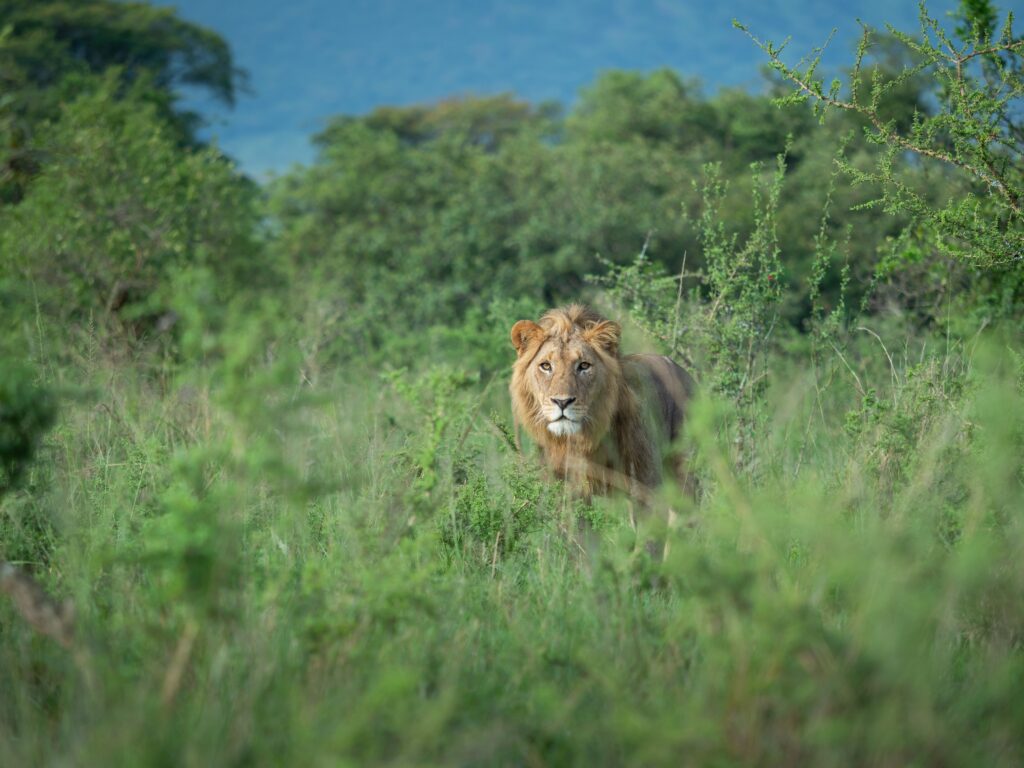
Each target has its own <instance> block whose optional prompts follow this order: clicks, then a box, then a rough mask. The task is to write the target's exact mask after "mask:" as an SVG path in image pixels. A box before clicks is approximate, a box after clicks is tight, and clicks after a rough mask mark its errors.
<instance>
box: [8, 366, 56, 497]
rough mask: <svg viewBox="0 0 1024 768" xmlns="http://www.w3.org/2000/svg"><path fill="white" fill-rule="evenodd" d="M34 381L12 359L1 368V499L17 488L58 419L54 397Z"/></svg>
mask: <svg viewBox="0 0 1024 768" xmlns="http://www.w3.org/2000/svg"><path fill="white" fill-rule="evenodd" d="M34 379H35V377H34V376H33V375H32V374H31V372H30V371H29V369H28V368H25V367H23V366H19V365H17V364H15V363H14V362H13V361H10V360H6V361H4V365H3V367H2V368H0V497H2V496H4V495H5V494H6V493H7V492H9V491H10V490H11V489H13V488H14V487H16V486H17V484H18V482H19V481H20V480H21V478H22V476H23V475H24V473H25V470H26V469H27V467H28V464H29V462H31V460H32V457H33V456H34V454H35V452H36V449H37V448H38V447H39V441H40V439H41V438H42V436H43V434H44V433H45V432H46V430H47V429H48V428H49V427H50V426H51V425H52V424H53V421H54V418H55V416H56V405H55V403H54V400H53V396H52V395H51V394H50V393H49V392H48V391H47V390H45V389H40V388H39V387H38V386H37V385H36V383H35V380H34Z"/></svg>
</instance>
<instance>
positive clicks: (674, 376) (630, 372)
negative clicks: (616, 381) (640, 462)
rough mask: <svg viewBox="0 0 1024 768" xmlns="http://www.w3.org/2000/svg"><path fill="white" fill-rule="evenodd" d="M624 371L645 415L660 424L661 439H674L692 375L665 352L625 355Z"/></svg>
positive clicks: (623, 360)
mask: <svg viewBox="0 0 1024 768" xmlns="http://www.w3.org/2000/svg"><path fill="white" fill-rule="evenodd" d="M622 369H623V374H624V375H625V377H626V381H627V382H628V383H629V385H630V387H631V388H632V389H633V390H634V392H635V394H636V397H637V400H638V401H639V403H640V405H641V406H642V408H643V410H644V412H645V413H646V415H647V416H648V418H651V419H653V421H654V422H655V423H657V424H659V425H661V432H662V434H661V435H659V437H661V439H663V440H666V439H667V440H668V441H669V442H672V441H674V440H675V439H676V438H677V437H678V435H679V430H680V429H681V427H682V423H683V418H684V416H685V415H686V405H687V403H688V402H689V401H690V399H691V398H692V397H693V393H694V387H695V385H694V381H693V377H692V376H690V374H689V373H688V372H687V371H686V369H684V368H683V367H682V366H680V365H679V364H678V363H677V362H676V361H675V360H673V359H672V358H670V357H666V356H665V355H625V356H624V357H623V358H622Z"/></svg>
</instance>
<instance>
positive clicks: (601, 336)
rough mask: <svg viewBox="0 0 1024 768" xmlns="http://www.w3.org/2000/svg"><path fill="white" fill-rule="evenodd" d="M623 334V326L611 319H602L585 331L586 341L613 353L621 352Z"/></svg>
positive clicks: (584, 338)
mask: <svg viewBox="0 0 1024 768" xmlns="http://www.w3.org/2000/svg"><path fill="white" fill-rule="evenodd" d="M621 336H622V328H621V326H619V324H618V323H614V322H612V321H611V320H602V321H601V322H600V323H596V324H594V325H592V326H590V327H589V328H588V329H587V330H586V331H584V332H583V340H584V341H586V342H588V343H590V344H593V345H594V346H595V347H601V348H602V349H604V350H605V351H607V352H610V353H611V354H613V355H617V354H618V353H619V338H620V337H621Z"/></svg>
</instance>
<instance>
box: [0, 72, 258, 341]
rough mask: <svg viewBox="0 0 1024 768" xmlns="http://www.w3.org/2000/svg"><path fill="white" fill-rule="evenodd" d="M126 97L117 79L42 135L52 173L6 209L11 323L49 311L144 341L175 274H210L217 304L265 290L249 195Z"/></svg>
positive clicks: (4, 270)
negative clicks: (199, 270) (189, 268)
mask: <svg viewBox="0 0 1024 768" xmlns="http://www.w3.org/2000/svg"><path fill="white" fill-rule="evenodd" d="M119 88H120V86H119V85H118V75H117V73H116V72H115V73H113V74H111V75H110V76H108V77H107V78H106V79H105V80H103V81H101V82H99V83H96V84H94V87H93V88H92V89H90V90H87V91H86V92H85V93H84V94H82V95H81V96H79V97H78V98H77V99H75V100H74V101H71V102H70V103H68V104H67V105H66V106H65V107H64V108H63V110H62V115H61V119H60V120H59V121H58V122H56V123H54V124H52V125H49V126H47V128H46V129H45V130H43V131H41V135H40V141H41V142H42V144H43V145H44V146H46V147H47V151H48V156H49V162H48V163H47V165H46V167H45V168H44V169H43V170H42V171H41V172H40V174H39V176H38V177H37V179H36V180H35V183H34V184H33V185H32V186H31V188H30V189H29V191H28V193H27V195H26V197H25V198H24V199H23V200H22V201H21V203H20V204H18V205H17V206H9V207H7V208H4V209H0V221H2V223H0V290H3V291H4V292H6V293H8V295H9V296H10V297H11V298H10V299H9V300H10V304H9V305H8V306H10V307H11V313H12V314H11V315H9V316H8V318H7V320H8V321H12V320H17V319H18V318H19V316H20V317H24V313H32V314H35V313H36V312H38V311H42V312H43V313H44V314H45V315H46V317H47V318H50V319H51V320H52V321H54V322H55V323H56V324H57V325H58V327H60V328H64V329H66V328H68V327H69V326H75V325H81V324H86V323H93V324H96V325H98V326H100V327H109V328H114V329H120V330H123V331H128V332H129V333H130V334H134V335H138V334H140V333H144V332H146V331H148V330H150V329H151V328H152V327H153V325H154V323H156V322H157V320H158V318H159V317H161V316H162V315H163V314H164V313H166V311H167V296H166V295H164V294H165V292H166V288H167V286H168V284H169V279H170V275H171V274H172V272H174V271H175V270H180V269H182V268H183V267H185V266H186V265H194V266H199V265H206V266H208V267H209V268H210V269H211V270H213V271H214V273H215V274H216V276H217V278H218V280H219V283H220V290H221V292H222V295H229V294H233V293H236V292H237V291H238V290H239V289H240V288H241V287H243V286H246V285H253V286H258V285H259V282H260V279H261V277H260V275H261V271H262V268H261V265H260V263H259V261H258V259H256V258H254V256H257V255H258V249H257V247H256V244H255V239H254V233H255V223H256V216H257V213H256V210H255V207H254V200H255V197H254V193H253V190H252V189H251V188H249V187H248V185H247V184H246V183H245V182H243V181H242V180H241V179H240V178H239V177H238V176H237V175H236V174H235V172H234V170H233V169H232V168H231V166H230V164H229V163H228V162H227V161H226V160H225V159H224V158H223V156H221V155H220V154H219V153H217V152H216V151H214V150H200V151H183V150H181V149H179V148H178V147H177V145H176V144H175V142H174V141H173V140H172V138H171V137H170V136H169V134H168V131H167V129H166V126H165V124H164V123H163V122H162V121H161V120H160V118H159V116H158V114H157V112H156V111H155V110H154V109H153V108H152V107H150V106H148V105H147V104H146V103H145V100H144V99H142V98H131V97H127V98H119V97H118V96H117V95H116V92H117V91H118V90H119ZM225 254H228V255H229V256H228V257H225ZM19 310H21V311H22V313H21V314H20V315H19ZM165 322H166V321H165Z"/></svg>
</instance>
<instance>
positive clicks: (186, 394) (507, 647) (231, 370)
mask: <svg viewBox="0 0 1024 768" xmlns="http://www.w3.org/2000/svg"><path fill="white" fill-rule="evenodd" d="M232 338H233V342H232V343H230V344H227V345H226V347H225V348H226V349H230V350H233V351H232V352H230V353H229V354H226V355H225V356H224V357H222V358H219V360H220V361H219V362H210V363H207V364H203V365H195V366H189V367H182V368H180V369H177V372H175V373H173V374H170V375H161V376H154V375H153V374H151V373H145V372H144V370H143V369H142V368H131V367H124V366H117V367H113V366H108V365H107V364H105V363H103V362H102V361H101V360H100V359H97V360H93V361H92V362H89V363H88V364H83V365H82V366H80V367H78V368H76V369H75V370H74V371H70V370H69V371H65V374H64V375H65V376H66V377H67V378H66V384H67V382H68V380H72V379H73V380H74V382H75V383H76V385H77V386H78V387H79V396H77V397H74V398H65V405H64V409H63V411H62V415H61V418H60V421H59V424H58V426H57V427H56V429H55V430H54V431H53V432H52V433H51V434H50V435H49V438H48V439H47V441H46V443H45V445H44V447H43V450H42V452H41V454H40V455H39V457H38V459H37V461H36V463H35V465H34V468H33V469H32V470H31V476H30V477H29V478H28V484H27V485H26V486H23V488H22V490H21V491H18V492H17V493H15V494H13V495H9V496H8V497H7V498H6V499H4V500H3V502H2V506H0V512H2V526H3V530H4V532H5V534H4V537H3V539H2V541H0V559H7V560H12V561H17V562H19V563H21V564H22V567H23V568H25V569H26V570H29V571H31V572H32V573H34V574H35V575H36V577H37V578H38V579H39V580H40V581H41V582H42V583H43V584H45V585H46V586H47V588H48V589H49V590H50V591H51V592H52V593H53V594H55V595H57V596H59V597H68V598H70V599H72V600H73V601H74V603H75V605H76V608H77V635H76V640H75V647H74V648H73V649H72V650H70V651H68V650H65V649H64V648H62V647H60V646H59V645H57V644H56V643H53V642H52V641H50V640H49V639H47V638H44V637H41V636H38V635H36V634H34V633H33V631H32V630H31V629H30V628H29V627H28V626H27V625H25V624H24V623H23V622H21V621H20V619H19V617H18V616H17V614H16V613H15V611H14V609H13V607H12V606H11V605H9V604H8V603H6V602H4V603H0V692H2V694H0V755H2V756H3V760H2V762H3V763H4V764H10V765H20V764H25V765H38V764H80V765H133V766H134V765H150V764H152V765H164V764H184V765H210V764H230V765H249V764H256V765H281V764H294V765H367V764H392V765H408V764H442V763H443V764H456V765H478V764H499V765H504V764H509V765H524V764H525V765H576V764H580V765H582V764H586V765H594V764H597V765H620V764H624V763H629V764H640V765H679V764H690V765H733V764H737V765H738V764H764V765H798V764H805V765H825V766H827V765H836V766H845V765H851V764H868V765H886V766H887V765H893V766H895V765H1006V766H1011V765H1019V764H1020V763H1021V761H1022V760H1024V731H1022V728H1021V724H1022V723H1024V655H1022V651H1021V640H1022V637H1024V601H1022V600H1021V595H1022V594H1024V525H1022V518H1021V510H1022V509H1024V503H1022V502H1024V493H1022V479H1024V478H1022V470H1021V467H1022V462H1021V457H1022V455H1024V451H1022V447H1024V446H1022V438H1024V398H1022V394H1021V387H1020V380H1019V368H1018V367H1016V365H1015V363H1014V361H1013V358H1012V355H1010V354H1009V353H1008V352H1007V351H1006V350H1007V347H1006V345H1005V344H1003V343H1000V342H999V341H998V340H995V339H992V340H990V341H987V342H981V343H979V344H978V345H977V347H976V348H974V349H966V350H960V351H959V352H957V354H956V355H954V354H952V353H951V354H949V355H947V356H946V357H945V359H941V358H937V359H936V360H935V361H934V362H933V363H932V365H933V366H938V367H937V368H934V367H933V368H929V367H928V365H917V366H903V365H902V363H900V361H899V360H896V361H894V366H895V367H894V369H893V370H892V371H891V372H890V371H884V369H883V372H884V374H885V377H884V378H883V377H882V376H879V377H877V379H878V382H877V390H876V392H875V393H874V394H871V395H870V396H868V393H867V391H865V392H863V393H861V392H858V391H857V385H856V382H855V381H854V379H853V377H852V376H850V375H848V374H849V371H846V369H845V368H840V369H839V370H840V372H844V373H846V374H847V375H846V378H845V379H843V380H841V381H840V383H834V384H832V385H831V387H830V388H829V387H825V386H824V385H823V384H822V381H821V379H820V377H816V376H815V375H813V374H812V373H811V372H808V371H802V370H794V371H793V372H792V373H791V374H788V375H786V376H783V377H781V380H780V381H778V382H776V384H775V386H773V387H772V388H771V389H770V391H769V395H768V396H769V401H768V406H767V411H768V413H770V414H772V416H771V418H769V426H768V428H766V430H765V433H764V435H763V439H762V440H761V441H760V442H759V444H758V456H759V461H758V463H757V465H756V467H754V468H751V467H750V465H749V464H745V465H744V467H745V469H744V470H743V471H742V472H738V471H736V470H735V469H734V467H735V466H736V464H735V462H734V461H733V460H732V451H733V446H732V445H731V444H730V438H729V434H730V432H729V424H730V421H731V419H733V414H732V413H731V412H730V409H729V407H727V406H726V405H722V404H721V403H718V402H716V401H714V400H713V399H707V400H705V401H701V402H699V403H697V404H695V405H694V408H693V411H692V414H691V417H690V421H689V426H688V434H687V437H686V440H687V441H688V445H689V446H690V447H691V448H692V450H693V452H694V461H695V464H696V466H697V467H698V470H699V472H700V474H701V478H702V482H701V493H700V498H699V499H698V500H697V501H696V502H694V501H692V500H689V499H687V498H685V497H684V496H682V495H681V494H679V493H677V492H676V491H674V490H673V489H671V488H666V489H664V491H663V494H662V496H661V497H660V498H659V501H658V502H657V503H655V504H653V505H652V506H651V507H649V508H646V509H642V508H639V507H636V506H634V505H632V504H631V503H630V502H629V501H628V500H627V499H624V498H620V497H614V498H608V499H598V500H596V501H595V502H594V503H593V505H584V504H583V503H582V502H580V501H578V500H576V499H575V498H573V497H572V496H571V495H569V494H568V493H567V492H566V491H565V489H564V488H563V487H561V486H560V485H558V484H557V483H555V482H552V481H549V480H548V479H546V478H545V477H544V476H543V475H542V473H541V472H540V470H539V469H538V466H537V462H536V461H535V457H533V456H532V455H531V453H530V451H529V448H528V447H527V449H526V450H524V452H522V453H520V452H519V451H517V450H516V449H515V447H514V444H513V443H512V441H511V440H510V435H509V434H508V425H507V423H506V417H505V415H504V414H506V413H507V404H506V398H507V395H506V393H505V390H504V386H505V384H504V380H503V379H502V378H501V377H500V376H499V377H498V378H496V379H495V380H494V381H490V382H488V381H486V380H485V381H481V380H478V379H477V378H475V377H474V376H469V375H466V374H464V373H460V372H459V371H458V370H457V369H452V368H445V367H437V368H434V369H431V370H428V371H425V372H419V373H417V374H412V373H409V372H399V373H393V374H390V375H388V376H385V377H379V376H377V375H375V373H374V372H371V371H361V370H360V371H356V370H346V371H341V372H338V373H337V375H336V376H331V375H328V374H326V373H324V374H322V375H321V377H320V379H319V381H318V383H317V384H316V385H315V386H312V385H310V384H309V383H308V381H307V380H305V379H304V378H303V376H302V375H301V374H300V366H299V365H297V358H296V357H295V356H294V355H292V354H290V353H288V352H287V351H286V350H287V349H288V348H290V347H289V345H284V344H279V345H274V344H271V343H268V342H264V343H260V342H259V334H258V333H251V334H250V335H249V336H246V335H245V334H244V333H243V332H241V331H238V332H237V333H235V335H234V336H233V337H232ZM954 358H955V359H954ZM954 363H956V364H958V365H959V366H960V368H959V369H958V371H959V372H958V373H956V375H955V376H954V375H952V374H951V373H950V371H951V366H952V365H953V364H954ZM943 364H945V366H946V367H945V369H943V367H942V366H943ZM836 365H837V366H840V365H841V363H839V362H838V361H836ZM855 370H856V369H855ZM859 375H860V376H861V379H862V381H861V382H860V383H861V386H865V385H866V384H868V383H871V379H869V375H870V374H869V373H868V372H867V369H865V368H861V370H860V374H859ZM953 381H959V382H962V385H961V386H960V387H959V388H957V389H955V390H954V389H951V388H950V387H951V385H950V382H953ZM844 424H845V429H844ZM669 507H671V508H673V509H674V510H675V511H677V512H679V516H678V523H677V524H676V525H675V526H674V527H669V526H668V525H667V524H666V520H667V509H668V508H669ZM631 519H636V520H637V521H638V524H637V526H635V527H634V525H632V524H631V522H630V521H631ZM663 541H665V542H667V543H668V546H667V551H666V554H665V556H664V557H662V556H661V555H660V554H659V555H657V556H654V555H652V554H651V552H652V551H657V552H660V551H661V550H662V548H661V547H660V546H654V547H652V546H651V544H652V543H654V544H660V543H661V542H663Z"/></svg>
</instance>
